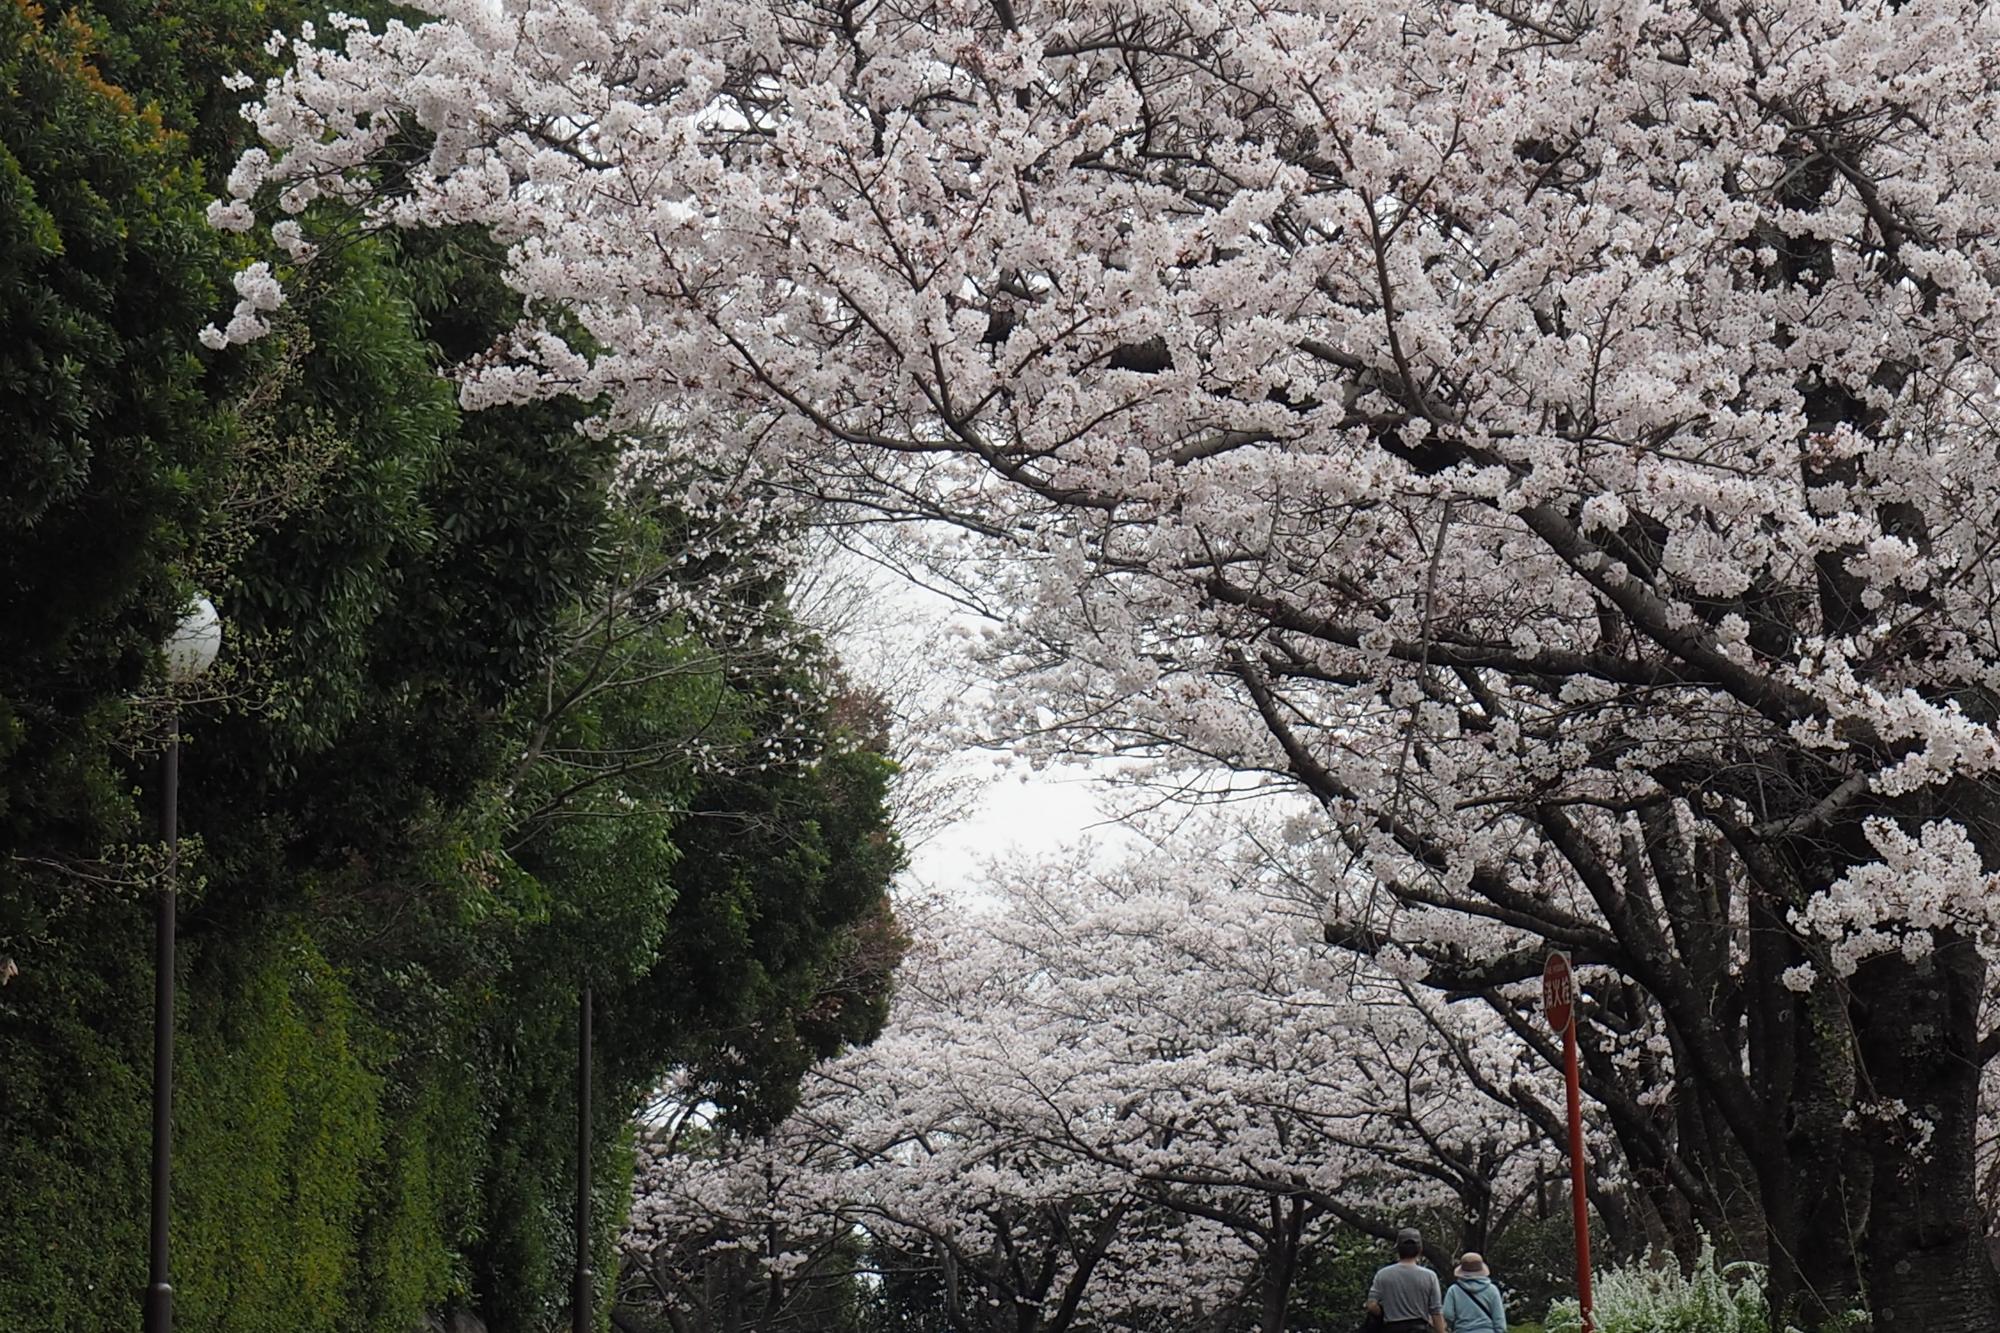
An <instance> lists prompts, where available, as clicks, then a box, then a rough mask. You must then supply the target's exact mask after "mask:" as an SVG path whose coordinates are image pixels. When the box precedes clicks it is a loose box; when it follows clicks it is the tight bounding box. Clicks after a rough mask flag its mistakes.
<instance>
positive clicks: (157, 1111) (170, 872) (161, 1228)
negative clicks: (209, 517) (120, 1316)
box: [145, 597, 222, 1333]
mask: <svg viewBox="0 0 2000 1333" xmlns="http://www.w3.org/2000/svg"><path fill="white" fill-rule="evenodd" d="M221 649H222V622H221V620H220V619H218V618H217V616H216V614H215V607H214V606H213V605H212V604H211V603H210V602H209V600H208V599H207V598H206V597H197V598H195V600H194V603H193V605H191V606H189V607H188V610H187V614H186V615H184V616H182V617H181V620H180V623H179V624H178V625H176V626H174V631H173V633H172V634H169V635H168V636H167V641H166V643H164V644H163V645H161V651H162V652H163V654H164V655H165V657H166V660H167V679H169V680H170V681H172V682H173V683H174V684H175V685H186V684H188V683H189V682H191V681H192V680H194V679H195V677H197V676H199V675H201V673H202V672H204V671H206V670H208V668H209V667H210V666H212V665H213V664H214V662H215V655H216V653H218V652H220V651H221ZM160 767H161V772H160V840H161V841H162V842H164V843H165V844H166V848H167V850H166V864H165V866H164V867H163V870H162V873H161V876H160V891H159V898H158V902H157V904H156V907H155V911H156V915H155V916H154V918H153V922H154V924H153V1225H152V1242H151V1246H150V1249H149V1258H148V1262H147V1278H146V1317H145V1330H146V1333H173V1328H174V1288H173V1283H172V1282H171V1281H169V1280H168V1277H167V1271H168V1270H167V1222H168V1216H169V1211H170V1208H171V1206H172V1203H173V1152H174V918H175V915H176V910H175V909H176V904H175V890H176V886H177V883H178V879H179V874H180V809H179V806H180V787H181V719H180V710H179V709H177V708H176V709H174V710H172V711H170V712H169V713H168V714H167V752H166V754H165V756H164V757H163V758H162V760H161V766H160Z"/></svg>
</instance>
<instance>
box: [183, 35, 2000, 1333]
mask: <svg viewBox="0 0 2000 1333" xmlns="http://www.w3.org/2000/svg"><path fill="white" fill-rule="evenodd" d="M435 11H436V13H437V15H438V17H437V21H436V22H433V23H429V24H426V25H423V26H419V27H415V28H408V27H401V26H392V27H391V28H389V29H388V30H387V31H386V32H384V33H381V34H371V33H368V32H365V31H362V30H360V29H350V30H348V31H346V32H344V33H342V34H341V35H340V37H341V42H342V46H341V49H340V50H339V51H337V52H336V51H329V50H324V49H319V48H317V47H316V46H314V45H313V44H312V39H311V36H310V35H308V37H307V39H306V40H304V41H301V42H298V43H296V44H295V47H294V53H295V67H294V70H293V72H292V73H291V74H289V75H288V76H287V77H285V78H284V79H283V80H281V81H279V82H278V83H276V84H274V85H273V86H272V87H270V88H269V89H267V90H266V91H265V93H264V95H263V98H262V100H261V102H259V103H258V104H257V105H256V106H255V107H254V108H253V115H254V116H255V118H256V120H257V123H258V125H259V128H260V130H261V132H262V134H263V137H264V139H265V140H266V142H267V144H268V145H269V149H268V152H265V151H263V150H260V151H258V152H255V153H252V154H250V155H249V156H247V157H246V158H245V159H244V160H243V162H242V163H241V164H240V166H239V168H238V170H237V172H236V175H235V177H234V179H233V181H232V188H233V190H234V192H235V194H236V195H237V198H235V199H232V200H229V201H226V202H223V203H218V205H217V206H216V207H215V209H214V213H213V216H214V220H215V221H216V222H217V223H218V225H222V226H227V227H234V228H245V229H247V228H250V227H253V226H257V225H260V220H261V222H263V223H274V224H275V225H272V226H271V230H270V234H271V236H272V238H273V242H274V245H275V247H277V248H276V250H274V255H279V254H282V256H283V258H282V259H281V261H280V262H283V263H290V264H299V263H304V262H307V261H308V260H309V257H310V253H311V247H312V246H313V245H315V244H324V243H326V240H327V234H328V233H330V232H331V231H333V230H335V229H337V228H338V227H340V226H345V225H350V221H349V220H350V219H351V218H352V217H354V216H355V213H354V211H353V209H348V208H335V207H331V206H328V204H327V203H326V202H325V201H328V200H335V201H343V202H345V203H346V204H349V205H352V206H353V207H354V209H358V210H359V211H360V216H362V217H363V218H365V219H366V220H367V221H368V222H369V223H371V224H377V225H381V224H394V225H401V226H422V227H431V226H444V225H451V224H481V225H486V226H490V227H492V228H494V229H495V230H496V232H497V233H498V234H500V235H502V236H503V237H506V238H508V239H510V240H511V241H513V243H514V248H513V252H512V265H513V271H512V276H513V280H514V281H515V282H516V283H517V284H518V285H519V286H520V288H521V289H522V290H523V291H524V292H525V293H526V294H527V295H528V296H529V298H530V300H531V302H532V305H533V308H534V309H536V310H537V311H540V312H542V314H543V315H544V316H545V317H546V320H547V323H546V324H545V325H537V326H534V327H528V328H524V329H522V330H521V331H520V333H519V335H518V336H517V337H516V338H515V339H514V340H513V341H512V342H511V343H509V344H508V345H504V346H496V347H495V348H494V349H493V350H492V353H491V354H490V356H488V357H486V358H483V359H481V360H480V361H479V362H478V364H476V365H472V366H468V367H467V368H466V372H465V374H466V378H465V387H464V393H465V396H466V399H467V401H468V402H471V403H474V404H478V403H491V402H498V401H506V400H511V399H517V398H523V397H533V396H538V395H545V394H556V393H564V394H575V395H579V396H582V397H584V398H587V399H596V400H601V401H603V402H605V403H606V404H608V406H607V409H606V415H605V417H604V419H603V424H604V425H605V426H606V427H607V428H610V429H624V430H631V431H634V432H637V433H645V434H647V435H649V436H657V435H658V434H659V433H661V432H662V431H665V432H667V433H668V435H669V438H670V440H671V441H672V442H671V443H670V444H668V445H667V446H665V447H668V448H674V449H682V450H686V451H690V452H696V453H700V454H702V455H705V456H707V457H709V458H710V459H712V460H713V461H714V462H715V463H716V464H717V465H718V467H719V470H720V471H721V472H722V473H723V474H724V475H729V476H740V477H745V478H750V479H755V480H757V481H761V482H766V483H773V484H776V485H779V486H785V487H795V486H796V487H805V488H809V489H811V490H812V491H813V492H814V493H817V494H824V495H833V496H836V497H842V498H846V499H849V500H853V501H856V502H859V503H865V504H871V505H874V506H877V507H879V508H881V509H885V510H887V511H890V512H901V513H914V514H940V513H941V514H946V515H950V516H953V517H955V518H956V519H958V520H959V521H961V522H963V523H964V524H966V525H967V526H969V527H971V528H972V529H974V530H976V531H979V532H982V533H986V534H988V535H990V536H992V537H993V538H995V539H996V540H999V541H1004V542H1006V543H1008V544H1009V545H1010V546H1011V547H1012V548H1013V549H1014V550H1015V552H1016V553H1017V554H1018V555H1019V557H1020V560H1019V563H1018V564H1017V565H1015V566H1013V567H1012V568H1013V570H1014V571H1015V572H1014V573H1011V574H1009V575H1008V577H1009V578H1012V579H1015V580H1016V585H1015V586H1014V587H1013V588H1012V589H1011V592H1012V595H1013V604H1014V605H1015V607H1016V608H1017V613H1018V624H1017V625H1016V637H1015V639H1014V640H1013V643H1012V654H1011V656H1010V657H1009V658H1008V660H1007V666H1008V667H1009V669H1010V673H1011V676H1012V680H1013V684H1014V687H1015V688H1014V698H1015V699H1016V700H1017V704H1018V707H1019V708H1020V709H1021V710H1022V712H1021V716H1022V720H1023V722H1024V724H1026V723H1030V722H1033V723H1038V724H1039V725H1040V726H1041V728H1042V729H1043V730H1044V731H1045V732H1046V733H1047V734H1050V735H1053V736H1055V737H1056V738H1057V741H1056V743H1060V744H1062V745H1065V746H1068V747H1071V748H1074V749H1081V750H1091V749H1097V748H1103V749H1107V750H1115V751H1119V752H1124V753H1132V752H1135V751H1138V752H1144V753H1149V754H1153V755H1155V756H1157V757H1159V758H1160V759H1161V761H1162V762H1163V763H1171V762H1178V761H1183V760H1184V761H1185V762H1190V763H1199V764H1204V765H1211V766H1212V765H1216V764H1221V765H1225V766H1229V767H1233V768H1235V769H1239V770H1243V771H1246V772H1252V773H1264V774H1268V775H1272V776H1275V777H1281V778H1283V779H1284V780H1286V781H1289V782H1293V783H1296V784H1298V785H1300V786H1302V787H1303V788H1305V789H1306V790H1308V791H1309V792H1310V793H1311V794H1312V795H1313V796H1315V797H1316V798H1317V799H1318V800H1319V802H1320V803H1321V805H1322V806H1323V808H1324V810H1325V835H1324V836H1325V838H1326V840H1327V842H1328V845H1329V849H1330V851H1332V852H1334V853H1337V855H1332V856H1329V857H1328V858H1327V859H1328V864H1329V866H1331V867H1334V868H1333V869H1330V870H1329V872H1328V873H1329V874H1330V875H1342V874H1350V873H1353V872H1354V871H1357V870H1359V871H1365V872H1366V873H1367V874H1368V875H1369V876H1370V877H1371V881H1372V883H1373V884H1374V885H1376V889H1375V891H1374V893H1373V894H1372V895H1371V901H1372V905H1371V908H1370V910H1369V911H1367V912H1366V913H1362V914H1357V915H1356V916H1355V917H1354V919H1351V920H1349V919H1343V920H1340V921H1337V922H1335V923H1334V924H1333V926H1332V927H1331V928H1332V929H1334V930H1335V931H1336V933H1337V934H1338V935H1339V937H1340V938H1341V939H1343V940H1345V941H1347V942H1349V943H1350V944H1351V946H1352V947H1354V948H1357V949H1363V950H1367V951H1370V952H1375V953H1378V954H1381V955H1383V956H1384V957H1385V958H1389V959H1401V960H1403V961H1404V963H1405V964H1406V965H1407V966H1408V968H1409V969H1410V970H1412V971H1413V972H1416V973H1419V974H1421V975H1423V976H1424V978H1425V979H1426V980H1427V981H1428V982H1429V983H1430V984H1432V985H1435V986H1437V987H1439V988H1440V989H1442V990H1445V991H1448V992H1453V993H1462V994H1466V995H1487V996H1493V995H1496V994H1497V992H1496V989H1495V988H1497V987H1501V986H1504V985H1506V984H1507V983H1509V982H1513V981H1517V980H1520V979H1522V978H1525V977H1528V976H1530V975H1532V974H1533V973H1534V972H1535V971H1536V970H1538V968H1539V965H1540V953H1541V950H1542V949H1543V948H1544V947H1545V946H1546V945H1547V944H1551V943H1552V944H1557V945H1560V946H1563V947H1565V948H1568V949H1569V950H1571V951H1572V952H1573V954H1574V955H1575V956H1576V958H1577V959H1578V961H1579V963H1580V964H1581V965H1582V974H1583V979H1584V982H1585V987H1586V993H1585V1003H1584V1006H1583V1012H1584V1015H1585V1021H1586V1024H1587V1028H1586V1038H1585V1039H1586V1042H1587V1043H1589V1042H1590V1041H1592V1040H1595V1039H1596V1036H1601V1035H1602V1034H1603V1033H1605V1032H1610V1031H1613V1030H1615V1029H1616V1028H1617V1027H1618V1026H1619V1025H1620V1024H1629V1023H1631V1022H1638V1021H1641V1019H1640V1018H1637V1017H1634V1016H1633V1010H1634V1007H1635V1006H1638V1007H1642V1008H1644V1009H1645V1011H1646V1015H1645V1016H1644V1019H1643V1021H1647V1022H1650V1021H1655V1020H1656V1021H1658V1022H1660V1023H1662V1024H1664V1027H1665V1030H1666V1031H1667V1032H1668V1034H1669V1036H1670V1039H1671V1046H1672V1067H1673V1072H1674V1077H1675V1084H1674V1092H1673V1096H1672V1098H1671V1099H1670V1101H1671V1106H1672V1111H1673V1116H1672V1119H1673V1122H1674V1123H1673V1128H1672V1136H1673V1137H1672V1139H1671V1142H1668V1143H1666V1146H1665V1147H1664V1148H1662V1149H1661V1151H1662V1152H1663V1153H1664V1155H1665V1157H1666V1158H1667V1159H1669V1160H1670V1161H1672V1162H1679V1163H1681V1164H1682V1166H1683V1168H1685V1170H1684V1175H1685V1179H1684V1180H1682V1181H1681V1182H1680V1185H1679V1187H1680V1188H1682V1189H1683V1190H1684V1192H1685V1193H1686V1194H1687V1195H1688V1197H1689V1198H1690V1199H1691V1201H1692V1202H1693V1204H1694V1206H1695V1207H1696V1209H1697V1211H1703V1210H1706V1213H1705V1215H1706V1214H1719V1213H1720V1212H1721V1211H1723V1210H1724V1207H1725V1205H1724V1203H1723V1202H1722V1195H1723V1194H1724V1193H1725V1189H1724V1184H1723V1182H1727V1181H1728V1180H1729V1179H1731V1178H1732V1177H1737V1178H1740V1179H1741V1180H1742V1181H1743V1182H1745V1184H1746V1185H1747V1187H1748V1189H1749V1192H1750V1193H1751V1194H1752V1195H1753V1196H1754V1197H1755V1198H1756V1199H1757V1200H1758V1203H1759V1207H1758V1213H1759V1217H1760V1222H1761V1225H1762V1226H1763V1227H1764V1228H1765V1230H1766V1233H1767V1235H1768V1239H1769V1247H1770V1255H1771V1258H1772V1261H1773V1263H1772V1272H1773V1279H1772V1287H1773V1294H1774V1296H1775V1297H1776V1298H1777V1299H1778V1300H1779V1301H1780V1302H1781V1303H1783V1304H1785V1305H1786V1306H1787V1307H1788V1308H1790V1310H1791V1311H1792V1315H1793V1318H1794V1319H1795V1320H1796V1321H1798V1322H1801V1323H1805V1324H1807V1325H1812V1324H1816V1323H1818V1322H1820V1321H1821V1320H1823V1319H1824V1318H1825V1314H1826V1312H1827V1311H1829V1310H1838V1309H1840V1308H1841V1307H1843V1306H1845V1305H1847V1304H1848V1303H1850V1302H1852V1301H1855V1300H1865V1301H1866V1302H1867V1303H1868V1304H1869V1305H1870V1307H1871V1308H1873V1309H1874V1310H1876V1311H1877V1312H1878V1313H1880V1314H1882V1315H1883V1317H1884V1319H1885V1320H1890V1321H1892V1326H1896V1327H1918V1326H1921V1327H1925V1328H1929V1329H1933V1330H1981V1331H1982V1333H1983V1331H1984V1330H1989V1329H1991V1328H1994V1327H2000V1297H1996V1294H1995V1285H1994V1281H1993V1276H1992V1272H1991V1268H1990V1266H1989V1264H1988V1263H1987V1260H1986V1258H1985V1255H1984V1252H1983V1249H1982V1248H1981V1246H1980V1243H1979V1242H1980V1236H1979V1234H1978V1228H1977V1225H1976V1223H1975V1221H1974V1212H1975V1210H1974V1208H1973V1207H1972V1202H1971V1196H1970V1186H1971V1181H1972V1179H1973V1170H1972V1149H1973V1119H1974V1103H1975V1093H1976V1087H1977V1081H1978V1074H1979V1069H1980V1067H1981V1065H1982V1063H1983V1062H1984V1061H1985V1060H1986V1059H1987V1058H1988V1057H1989V1056H1990V1055H1991V1054H1992V1053H1993V1050H1994V1047H1995V1045H1996V1043H1995V1042H1994V1041H1993V1040H1992V1039H1991V1038H1990V1037H1989V1036H1988V1035H1987V1034H1982V1032H1981V1031H1980V1030H1979V1027H1978V1022H1979V1018H1978V1015H1979V1007H1980V1001H1981V998H1982V996H1983V995H1984V994H1985V993H1986V991H1987V986H1988V983H1987V965H1988V964H1987V956H1988V952H1989V950H1990V948H1991V946H1992V944H1993V942H1994V935H1995V929H1994V927H1995V924H1996V921H1995V907H1996V904H2000V897H1996V894H1995V892H1994V884H1993V880H1992V872H1993V868H1994V866H1995V865H1996V864H2000V861H1996V855H2000V804H1996V799H1995V798H1996V796H2000V777H1996V772H1995V770H1996V766H2000V743H1996V738H1995V734H1994V730H1993V723H1994V719H1995V716H1996V702H2000V693H1996V692H2000V627H1996V621H1995V618H1994V615H1995V609H1996V608H1995V591H1996V590H1995V584H1994V577H1993V572H1994V565H1993V561H1992V559H1991V556H1992V553H1993V549H1994V544H1995V542H1996V541H2000V530H1997V529H1996V525H1995V518H1996V514H2000V457H1996V454H2000V429H1996V420H1995V412H1996V408H2000V399H1996V396H1995V383H1994V380H1995V369H1996V366H2000V348H1997V347H1996V334H2000V310H1996V307H1995V302H1994V283H1995V281H1996V275H2000V238H1996V236H1995V234H1994V229H1993V220H1994V219H1995V218H1996V217H2000V161H1996V159H1997V158H2000V155H1996V153H1995V151H1994V149H1993V146H1992V143H1991V141H1990V138H1989V133H1988V127H1989V126H1990V125H1992V124H1993V123H1995V121H1996V119H2000V106H1996V102H2000V97H1996V91H1997V90H2000V10H1996V9H1995V7H1993V6H1990V5H1988V4H1985V3H1982V2H1981V0H1908V2H1907V3H1903V4H1900V5H1899V4H1892V3H1841V2H1839V0H1741V2H1732V3H1705V2H1698V0H1655V2H1652V3H1648V2H1647V0H1629V2H1626V3H1617V4H1604V5H1586V4H1573V3H1567V2H1553V3H1547V2H1543V0H1518V2H1517V3H1504V4H1502V3H1489V4H1476V3H1448V2H1447V0H1406V2H1405V3H1382V2H1381V0H1321V2H1319V3H1314V2H1313V0H1276V2H1275V3H1273V2H1271V0H1254V2H1253V0H1165V2H1161V0H1145V2H1144V3H1140V2H1139V0H1069V2H1067V3H1039V2H1036V0H1022V3H1010V0H979V2H978V3H971V2H967V0H794V2H789V3H786V2H778V3H773V2H771V0H667V2H666V3H660V2H659V0H648V2H647V3H637V2H636V0H634V2H632V3H619V2H618V0H599V2H598V3H580V2H578V3H555V2H553V0H532V2H530V3H526V4H514V3H509V4H507V5H505V6H504V7H502V8H497V9H489V8H488V7H487V6H486V5H484V4H482V3H478V0H459V2H457V3H448V4H439V5H437V6H435ZM238 289H239V293H240V295H241V296H242V298H243V299H242V302H241V304H240V305H239V307H238V309H237V311H236V313H235V314H234V316H233V317H231V318H230V319H228V321H227V322H226V327H224V328H221V329H211V330H209V331H208V332H207V333H206V334H205V335H204V336H205V338H206V340H207V341H208V342H210V344H211V345H220V344H226V343H227V342H229V341H231V340H242V339H248V338H252V337H254V336H256V335H257V333H258V332H259V331H260V329H261V327H262V324H263V317H264V314H265V313H266V312H268V311H269V310H270V309H271V308H273V307H274V305H275V303H277V302H278V301H280V300H281V299H282V292H281V290H280V288H279V287H278V285H277V278H276V277H274V275H273V273H272V271H271V270H270V269H268V268H265V267H263V266H254V267H252V268H251V269H248V270H246V271H245V272H244V274H242V275H241V276H240V277H239V281H238ZM578 334H581V335H584V336H577V335H578ZM1032 710H1040V711H1039V712H1034V711H1032ZM1051 716H1053V717H1054V719H1055V721H1056V723H1057V725H1056V727H1055V728H1053V729H1052V730H1051V729H1050V728H1048V726H1047V722H1048V719H1049V718H1050V717H1051ZM1343 858H1344V859H1343ZM1593 1034H1596V1036H1593ZM1596 1090H1597V1092H1598V1094H1599V1095H1600V1096H1601V1097H1604V1098H1607V1099H1608V1101H1607V1106H1608V1107H1609V1108H1610V1110H1611V1111H1612V1113H1613V1116H1614V1118H1615V1117H1616V1116H1617V1115H1618V1107H1617V1105H1616V1103H1617V1101H1618V1099H1619V1097H1620V1095H1621V1094H1620V1091H1619V1089H1618V1087H1617V1086H1616V1081H1615V1080H1604V1079H1600V1080H1598V1085H1597V1089H1596ZM1627 1110H1628V1111H1631V1112H1632V1113H1633V1115H1636V1116H1637V1120H1638V1121H1641V1122H1644V1123H1645V1124H1651V1125H1653V1126H1654V1132H1656V1133H1658V1132H1661V1131H1659V1130H1658V1125H1657V1122H1658V1121H1659V1120H1660V1117H1658V1116H1648V1115H1637V1109H1636V1108H1627ZM1631 1118H1632V1116H1628V1120H1630V1119H1631ZM1643 1128H1644V1125H1643V1124H1642V1125H1640V1126H1638V1127H1635V1128H1634V1129H1633V1131H1632V1132H1633V1133H1634V1134H1639V1133H1640V1131H1641V1129H1643ZM1638 1160H1639V1155H1637V1154H1634V1161H1635V1162H1636V1161H1638ZM1662 1169H1663V1170H1664V1169H1666V1167H1665V1165H1663V1167H1662Z"/></svg>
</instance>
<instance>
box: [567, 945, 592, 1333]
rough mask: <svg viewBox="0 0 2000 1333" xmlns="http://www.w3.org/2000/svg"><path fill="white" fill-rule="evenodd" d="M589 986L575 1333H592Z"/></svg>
mask: <svg viewBox="0 0 2000 1333" xmlns="http://www.w3.org/2000/svg"><path fill="white" fill-rule="evenodd" d="M593 1285H594V1284H593V1283H592V1282H591V1276H590V986H589V984H588V983H585V985H584V987H583V994H582V996H581V999H580V1001H579V1003H578V1005H577V1014H576V1298H575V1300H574V1301H573V1302H572V1309H573V1310H574V1312H575V1315H576V1319H575V1333H591V1319H590V1297H591V1288H592V1286H593Z"/></svg>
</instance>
